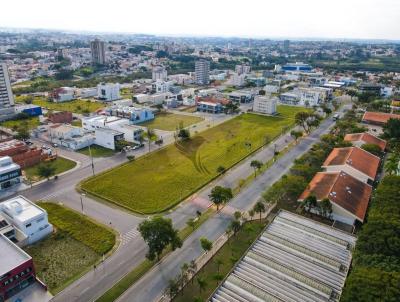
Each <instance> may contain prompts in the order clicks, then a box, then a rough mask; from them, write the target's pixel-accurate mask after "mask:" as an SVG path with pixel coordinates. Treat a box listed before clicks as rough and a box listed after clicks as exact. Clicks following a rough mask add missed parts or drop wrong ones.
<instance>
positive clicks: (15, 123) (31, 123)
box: [0, 116, 40, 130]
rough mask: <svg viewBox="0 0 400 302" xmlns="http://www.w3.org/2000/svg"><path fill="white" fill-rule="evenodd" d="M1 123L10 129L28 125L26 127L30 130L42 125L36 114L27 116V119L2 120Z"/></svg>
mask: <svg viewBox="0 0 400 302" xmlns="http://www.w3.org/2000/svg"><path fill="white" fill-rule="evenodd" d="M0 125H1V126H2V127H6V128H8V129H12V130H17V129H18V128H19V127H22V126H25V125H26V127H27V128H28V129H29V130H32V129H35V128H36V127H37V126H39V125H40V121H39V118H38V117H37V116H34V117H29V118H25V119H16V120H9V121H4V122H1V123H0Z"/></svg>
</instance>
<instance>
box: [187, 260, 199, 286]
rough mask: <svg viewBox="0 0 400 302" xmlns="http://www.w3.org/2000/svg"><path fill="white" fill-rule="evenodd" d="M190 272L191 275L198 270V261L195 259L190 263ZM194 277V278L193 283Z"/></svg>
mask: <svg viewBox="0 0 400 302" xmlns="http://www.w3.org/2000/svg"><path fill="white" fill-rule="evenodd" d="M188 272H189V273H190V275H191V276H194V275H195V274H196V272H197V263H196V261H195V260H191V261H190V263H189V267H188ZM193 280H194V278H192V284H193Z"/></svg>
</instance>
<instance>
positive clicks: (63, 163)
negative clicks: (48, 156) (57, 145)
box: [24, 156, 76, 182]
mask: <svg viewBox="0 0 400 302" xmlns="http://www.w3.org/2000/svg"><path fill="white" fill-rule="evenodd" d="M40 165H51V166H52V167H53V169H54V173H53V174H54V175H57V174H60V173H63V172H65V171H68V170H71V169H73V168H74V167H75V166H76V162H74V161H72V160H69V159H66V158H64V157H61V156H58V157H57V158H56V159H55V160H53V161H51V162H48V163H40V164H37V165H34V166H32V167H29V168H26V169H24V172H25V175H26V177H27V178H28V179H30V180H31V181H32V182H35V181H39V180H42V179H44V177H42V176H40V172H39V166H40Z"/></svg>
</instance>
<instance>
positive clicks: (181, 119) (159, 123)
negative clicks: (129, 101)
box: [140, 113, 203, 131]
mask: <svg viewBox="0 0 400 302" xmlns="http://www.w3.org/2000/svg"><path fill="white" fill-rule="evenodd" d="M202 120H203V118H201V117H197V116H188V115H183V114H174V113H160V114H157V115H156V118H155V119H154V120H152V121H148V122H144V123H141V124H140V126H144V127H150V128H152V129H160V130H167V131H174V130H176V128H177V127H178V126H179V125H180V124H181V123H182V124H183V127H187V126H190V125H193V124H196V123H199V122H201V121H202Z"/></svg>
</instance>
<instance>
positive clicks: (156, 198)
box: [82, 106, 304, 214]
mask: <svg viewBox="0 0 400 302" xmlns="http://www.w3.org/2000/svg"><path fill="white" fill-rule="evenodd" d="M302 110H304V109H302V108H298V107H290V106H279V107H278V111H279V113H280V115H279V116H276V117H269V116H261V115H255V114H242V115H240V116H237V117H236V118H234V119H231V120H229V121H227V122H225V123H223V124H220V125H218V126H216V127H214V128H210V129H208V130H206V131H204V132H202V133H200V134H198V135H195V136H193V137H192V138H191V139H189V140H185V141H179V142H176V143H175V144H174V145H170V146H168V147H166V148H163V149H160V150H158V151H155V152H153V153H151V154H149V155H148V156H144V157H141V158H139V159H137V160H135V161H133V162H129V163H127V164H124V165H122V166H119V167H117V168H115V169H112V170H110V171H107V172H105V173H102V174H100V175H97V176H95V177H92V178H89V179H88V180H86V181H84V182H83V183H82V189H83V190H85V191H86V192H88V193H90V194H93V195H95V196H98V197H100V198H103V199H105V200H108V201H110V202H113V203H115V204H118V205H120V206H123V207H125V208H127V209H129V210H132V211H135V212H138V213H145V214H152V213H157V212H162V211H165V210H167V209H169V208H171V207H173V206H175V205H176V204H177V203H179V202H180V201H181V200H183V199H184V198H185V197H187V196H189V195H191V194H192V193H193V192H195V191H197V190H198V189H199V188H201V187H202V186H204V185H205V184H207V183H208V182H209V181H211V180H212V179H213V178H215V177H216V176H218V174H219V173H218V171H217V169H218V167H220V166H223V167H225V168H226V169H228V168H230V167H231V166H233V165H234V164H236V163H237V162H239V161H240V160H242V159H243V158H245V157H247V156H248V155H249V154H250V153H252V152H254V151H255V150H257V149H258V148H260V147H261V146H263V145H264V144H266V143H269V142H271V141H272V140H273V139H274V138H275V137H276V136H278V135H280V134H281V132H282V131H284V130H286V129H288V127H291V126H293V125H294V123H295V121H294V116H295V114H296V113H297V112H299V111H302Z"/></svg>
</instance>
